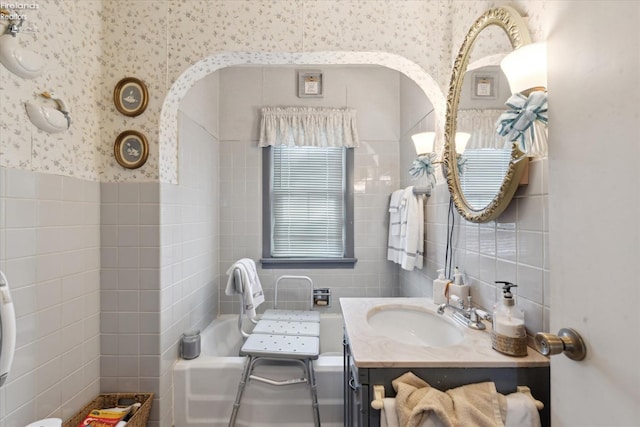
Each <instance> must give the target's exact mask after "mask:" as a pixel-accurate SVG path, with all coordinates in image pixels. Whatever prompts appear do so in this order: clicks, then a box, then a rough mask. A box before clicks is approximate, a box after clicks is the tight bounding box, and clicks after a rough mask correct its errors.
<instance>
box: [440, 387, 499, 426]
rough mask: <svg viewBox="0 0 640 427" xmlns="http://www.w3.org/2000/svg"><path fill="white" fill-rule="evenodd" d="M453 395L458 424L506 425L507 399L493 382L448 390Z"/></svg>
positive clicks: (448, 393)
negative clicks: (504, 412)
mask: <svg viewBox="0 0 640 427" xmlns="http://www.w3.org/2000/svg"><path fill="white" fill-rule="evenodd" d="M446 393H447V395H449V397H451V401H452V402H453V408H454V411H455V415H456V419H457V424H458V425H460V426H474V427H504V423H503V421H502V420H503V419H504V414H502V412H501V411H502V410H505V411H506V400H505V398H504V396H502V395H501V394H499V393H498V392H497V391H496V385H495V384H494V383H492V382H483V383H477V384H468V385H464V386H462V387H457V388H454V389H451V390H447V392H446Z"/></svg>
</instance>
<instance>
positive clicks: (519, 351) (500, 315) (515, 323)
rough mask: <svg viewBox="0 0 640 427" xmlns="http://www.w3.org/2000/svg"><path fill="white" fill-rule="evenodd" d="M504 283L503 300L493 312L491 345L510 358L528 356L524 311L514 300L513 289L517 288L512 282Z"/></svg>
mask: <svg viewBox="0 0 640 427" xmlns="http://www.w3.org/2000/svg"><path fill="white" fill-rule="evenodd" d="M498 283H502V284H503V286H502V299H501V301H498V302H497V303H496V306H495V309H494V312H493V331H492V332H491V345H492V347H493V349H494V350H496V351H499V352H500V353H503V354H506V355H508V356H517V357H523V356H526V355H527V331H526V329H525V326H524V310H522V309H521V308H520V307H519V306H518V305H517V304H516V301H515V299H514V298H513V293H512V292H511V288H515V287H517V285H514V284H513V283H511V282H504V281H496V284H498Z"/></svg>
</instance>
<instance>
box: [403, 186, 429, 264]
mask: <svg viewBox="0 0 640 427" xmlns="http://www.w3.org/2000/svg"><path fill="white" fill-rule="evenodd" d="M402 197H403V199H404V200H405V205H404V207H403V209H402V210H401V213H400V214H401V218H402V229H401V231H400V234H401V237H400V251H401V254H400V262H399V263H400V265H401V266H402V268H403V269H405V270H413V269H414V268H422V264H423V254H424V202H423V200H422V197H420V196H416V195H415V194H413V186H410V187H407V188H406V189H405V190H404V194H403V196H402Z"/></svg>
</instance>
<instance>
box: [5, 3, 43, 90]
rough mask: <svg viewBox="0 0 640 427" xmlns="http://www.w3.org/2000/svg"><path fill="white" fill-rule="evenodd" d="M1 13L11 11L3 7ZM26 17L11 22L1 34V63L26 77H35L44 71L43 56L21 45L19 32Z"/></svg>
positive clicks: (14, 72) (9, 13) (6, 13)
mask: <svg viewBox="0 0 640 427" xmlns="http://www.w3.org/2000/svg"><path fill="white" fill-rule="evenodd" d="M0 14H2V15H7V16H11V12H9V11H7V10H5V9H2V10H0ZM23 21H24V19H20V22H19V23H18V24H14V23H13V22H10V23H9V25H8V26H7V29H6V31H5V32H4V34H2V35H0V63H2V65H4V66H5V67H6V68H7V70H9V71H11V72H12V73H13V74H15V75H17V76H19V77H22V78H24V79H33V78H36V77H38V76H40V75H41V74H42V72H43V71H44V62H43V61H42V58H41V57H40V56H39V55H38V54H36V53H34V52H32V51H30V50H29V49H25V48H23V47H21V46H20V44H19V43H18V40H17V34H18V33H19V32H20V28H21V27H22V23H23Z"/></svg>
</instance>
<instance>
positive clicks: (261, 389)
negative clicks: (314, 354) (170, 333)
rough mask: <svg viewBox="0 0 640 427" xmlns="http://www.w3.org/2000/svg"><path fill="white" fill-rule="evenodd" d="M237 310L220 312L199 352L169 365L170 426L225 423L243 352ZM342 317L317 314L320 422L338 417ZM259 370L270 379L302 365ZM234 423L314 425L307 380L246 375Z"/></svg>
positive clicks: (245, 426)
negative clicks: (282, 382) (171, 388)
mask: <svg viewBox="0 0 640 427" xmlns="http://www.w3.org/2000/svg"><path fill="white" fill-rule="evenodd" d="M237 320H238V316H237V315H222V316H219V317H218V318H217V319H216V320H214V321H213V322H212V323H211V324H210V325H209V326H208V327H207V328H206V329H205V330H204V331H202V333H201V335H202V353H201V355H200V357H198V358H197V359H193V360H179V361H178V362H176V364H175V365H174V370H173V380H174V397H173V405H174V425H175V427H205V426H206V427H212V426H216V427H217V426H220V427H226V426H227V425H228V422H229V417H230V415H231V409H232V407H233V402H234V400H235V397H236V392H237V389H238V382H239V381H240V375H241V373H242V368H243V367H244V362H245V359H246V358H244V357H238V352H239V350H240V346H241V345H242V338H241V336H240V333H239V332H238V327H237ZM342 331H343V321H342V316H341V315H340V314H322V316H321V320H320V333H321V337H320V353H321V354H320V357H319V358H318V360H316V361H314V367H315V368H314V369H315V372H316V381H317V386H318V403H319V404H320V421H321V423H322V425H323V426H324V427H327V426H333V427H342V426H343V425H344V423H343V367H342V363H343V359H342ZM256 372H257V373H259V374H260V375H263V376H266V377H268V378H273V379H286V378H299V377H301V376H302V369H301V368H300V367H299V366H298V365H297V364H296V365H292V366H270V365H266V364H265V365H261V366H259V367H258V368H256ZM236 425H237V426H238V427H250V426H251V427H256V426H261V427H268V426H273V427H276V426H289V427H294V426H296V427H298V426H299V427H303V426H305V427H307V426H309V425H313V412H312V408H311V395H310V391H309V387H308V386H307V385H306V384H293V385H287V386H281V387H274V386H270V385H267V384H263V383H261V382H258V381H250V382H249V384H248V385H247V387H246V388H245V391H244V394H243V396H242V402H241V406H240V412H239V414H238V419H237V422H236Z"/></svg>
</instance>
